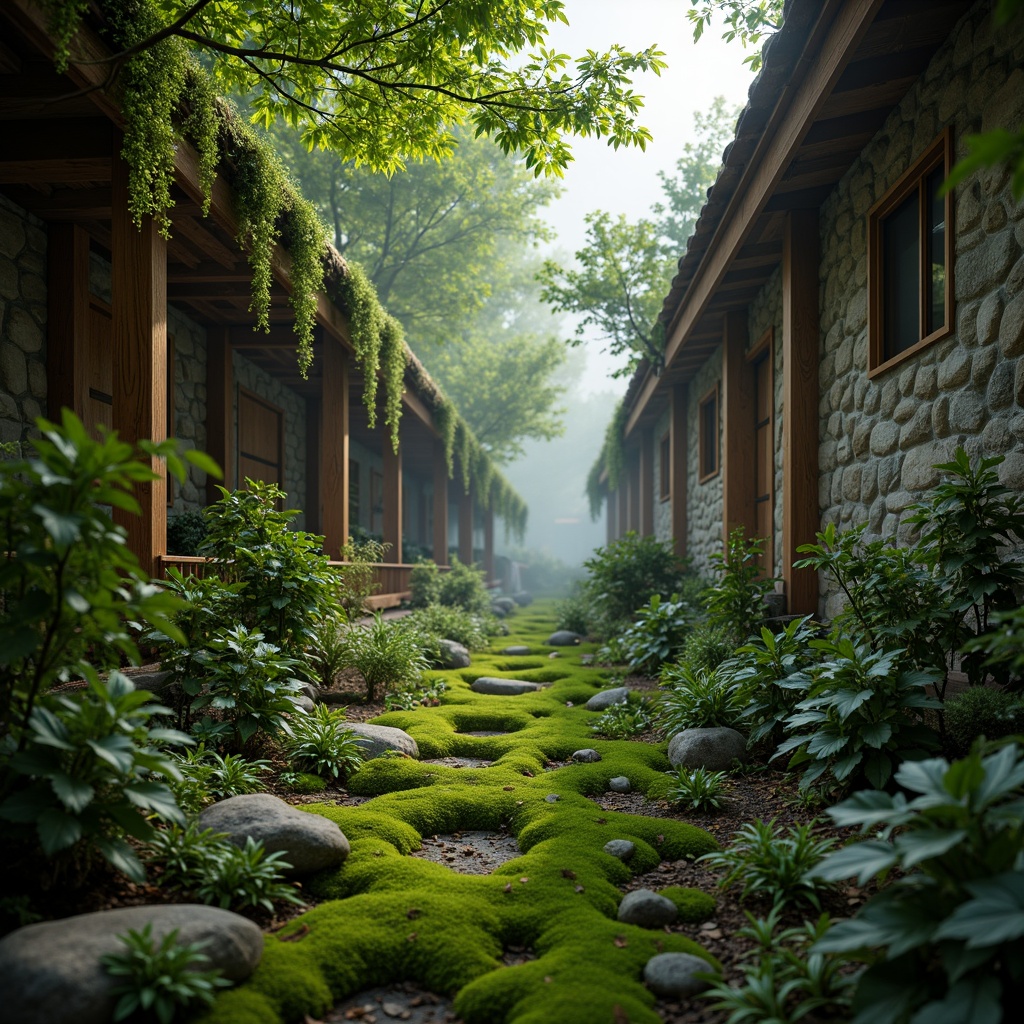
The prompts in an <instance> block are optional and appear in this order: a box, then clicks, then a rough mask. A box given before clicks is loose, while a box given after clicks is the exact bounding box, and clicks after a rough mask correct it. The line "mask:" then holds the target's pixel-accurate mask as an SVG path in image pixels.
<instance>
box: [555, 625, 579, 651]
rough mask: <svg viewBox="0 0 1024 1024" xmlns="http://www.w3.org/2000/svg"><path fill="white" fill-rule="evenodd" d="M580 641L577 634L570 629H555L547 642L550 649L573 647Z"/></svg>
mask: <svg viewBox="0 0 1024 1024" xmlns="http://www.w3.org/2000/svg"><path fill="white" fill-rule="evenodd" d="M582 639H583V637H581V636H580V635H579V633H574V632H573V631H572V630H571V629H556V630H555V632H554V633H552V634H551V636H549V637H548V641H547V642H548V645H549V646H550V647H575V646H576V644H578V643H579V642H580V641H581V640H582Z"/></svg>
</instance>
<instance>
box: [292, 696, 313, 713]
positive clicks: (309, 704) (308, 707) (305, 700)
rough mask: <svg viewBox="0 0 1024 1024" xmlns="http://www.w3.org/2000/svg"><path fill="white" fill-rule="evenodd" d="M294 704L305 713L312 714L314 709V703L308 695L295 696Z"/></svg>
mask: <svg viewBox="0 0 1024 1024" xmlns="http://www.w3.org/2000/svg"><path fill="white" fill-rule="evenodd" d="M295 706H296V707H297V708H299V709H300V710H301V711H303V712H304V713H305V714H307V715H311V714H313V712H314V711H315V710H316V705H315V704H314V703H313V701H312V699H311V698H310V697H302V696H299V697H296V698H295Z"/></svg>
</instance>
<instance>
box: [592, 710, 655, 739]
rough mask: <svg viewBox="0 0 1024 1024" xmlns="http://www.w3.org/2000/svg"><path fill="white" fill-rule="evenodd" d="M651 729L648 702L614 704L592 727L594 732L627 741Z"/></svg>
mask: <svg viewBox="0 0 1024 1024" xmlns="http://www.w3.org/2000/svg"><path fill="white" fill-rule="evenodd" d="M650 728H651V716H650V715H649V714H648V711H647V703H646V701H641V702H640V703H639V704H628V703H626V704H613V705H612V706H611V707H610V708H609V709H608V710H607V711H606V712H605V713H604V714H603V715H601V717H600V718H599V719H598V720H597V721H596V722H594V724H593V725H592V726H591V727H590V729H591V731H592V732H595V733H598V734H599V735H601V736H607V737H609V738H610V739H613V740H626V739H629V738H630V737H631V736H638V735H639V734H640V733H642V732H647V730H648V729H650Z"/></svg>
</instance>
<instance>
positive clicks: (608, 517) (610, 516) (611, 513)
mask: <svg viewBox="0 0 1024 1024" xmlns="http://www.w3.org/2000/svg"><path fill="white" fill-rule="evenodd" d="M617 511H618V496H617V494H616V492H615V491H607V492H606V493H605V543H606V544H611V542H612V541H613V540H615V538H616V537H617V536H618V534H617V533H616V532H615V530H616V523H615V513H616V512H617Z"/></svg>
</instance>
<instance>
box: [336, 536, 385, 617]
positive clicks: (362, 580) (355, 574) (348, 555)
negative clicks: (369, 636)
mask: <svg viewBox="0 0 1024 1024" xmlns="http://www.w3.org/2000/svg"><path fill="white" fill-rule="evenodd" d="M389 547H390V545H388V544H382V543H381V542H380V541H377V540H372V539H370V538H364V539H362V540H355V539H354V538H352V537H350V538H349V539H348V541H347V542H346V543H345V544H344V545H342V548H341V559H342V561H343V562H344V563H345V564H344V565H340V566H333V567H332V568H333V569H334V572H335V574H336V576H337V579H338V588H337V591H336V593H335V595H334V596H335V599H336V601H337V603H338V605H339V606H340V608H341V611H342V612H343V613H344V615H345V616H346V618H348V619H351V618H357V617H358V616H360V615H364V614H365V613H366V609H367V604H366V602H367V601H368V600H369V598H370V597H371V596H372V595H373V594H375V593H376V592H377V591H378V590H380V586H381V585H380V584H379V583H378V582H377V573H376V566H377V565H378V564H379V563H381V562H383V561H384V556H385V555H386V554H387V552H388V548H389Z"/></svg>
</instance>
